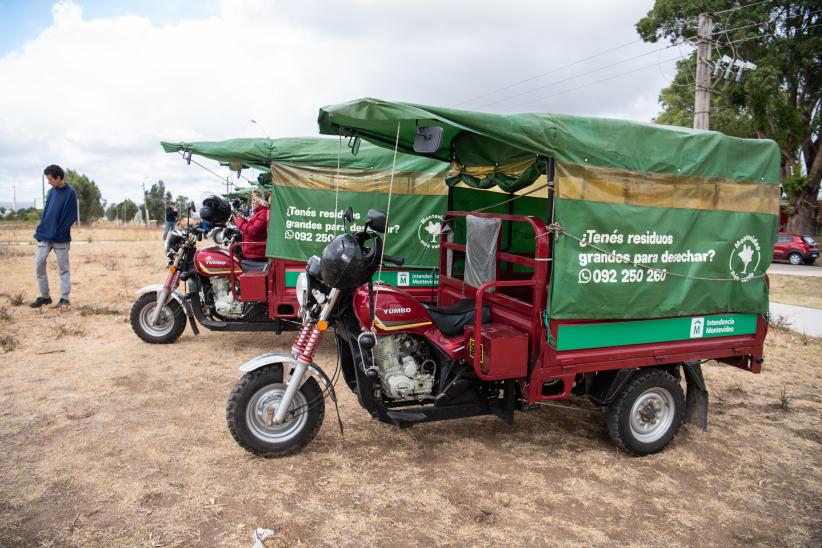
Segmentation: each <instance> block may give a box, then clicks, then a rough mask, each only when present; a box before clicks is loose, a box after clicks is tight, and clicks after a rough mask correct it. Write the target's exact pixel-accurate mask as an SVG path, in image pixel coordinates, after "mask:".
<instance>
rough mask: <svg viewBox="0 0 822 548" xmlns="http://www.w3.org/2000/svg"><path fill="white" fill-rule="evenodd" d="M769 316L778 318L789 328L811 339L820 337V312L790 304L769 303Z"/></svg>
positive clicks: (821, 326) (821, 323) (821, 330)
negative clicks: (782, 319)
mask: <svg viewBox="0 0 822 548" xmlns="http://www.w3.org/2000/svg"><path fill="white" fill-rule="evenodd" d="M771 316H780V317H782V318H785V320H786V321H787V322H788V323H789V324H790V328H791V329H793V330H794V331H797V332H799V333H805V334H806V335H810V336H812V337H822V310H819V309H818V308H808V307H806V306H796V305H792V304H781V303H771Z"/></svg>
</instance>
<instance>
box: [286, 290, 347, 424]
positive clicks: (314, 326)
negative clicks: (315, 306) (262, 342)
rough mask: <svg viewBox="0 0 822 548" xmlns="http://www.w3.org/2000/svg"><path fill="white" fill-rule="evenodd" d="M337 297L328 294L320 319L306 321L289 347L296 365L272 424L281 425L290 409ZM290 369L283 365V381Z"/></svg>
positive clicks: (312, 360)
mask: <svg viewBox="0 0 822 548" xmlns="http://www.w3.org/2000/svg"><path fill="white" fill-rule="evenodd" d="M339 295H340V290H339V289H332V290H331V291H330V292H329V294H328V300H327V301H326V302H325V304H324V305H323V309H322V311H321V312H320V317H319V318H317V321H316V322H312V321H311V320H308V319H307V320H306V322H305V323H304V324H303V326H302V328H301V329H300V333H299V335H297V339H296V341H295V342H294V344H293V345H292V346H291V354H292V355H293V356H294V359H295V360H296V365H295V366H294V373H293V374H292V375H291V376H290V378H289V379H288V384H287V385H286V389H285V394H283V399H282V400H281V401H280V405H279V407H277V412H276V413H274V416H273V418H272V419H271V423H272V424H282V422H283V421H284V420H285V416H286V414H287V413H288V409H289V407H291V400H292V399H294V394H296V393H297V390H299V388H300V385H302V383H303V375H305V372H306V371H307V370H308V366H310V365H311V364H312V363H314V353H315V352H316V351H317V347H318V346H319V345H320V338H322V334H323V331H325V330H326V328H327V327H328V316H330V315H331V310H332V309H333V308H334V303H336V302H337V298H338V297H339ZM290 367H291V366H290V365H289V364H284V366H283V379H284V380H285V376H286V369H290Z"/></svg>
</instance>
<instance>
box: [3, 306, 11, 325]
mask: <svg viewBox="0 0 822 548" xmlns="http://www.w3.org/2000/svg"><path fill="white" fill-rule="evenodd" d="M9 320H11V313H10V312H9V311H8V309H7V308H6V307H5V306H3V305H2V304H0V322H7V321H9Z"/></svg>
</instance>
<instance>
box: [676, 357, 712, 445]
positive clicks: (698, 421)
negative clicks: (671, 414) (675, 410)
mask: <svg viewBox="0 0 822 548" xmlns="http://www.w3.org/2000/svg"><path fill="white" fill-rule="evenodd" d="M682 371H684V372H685V382H686V384H687V385H688V393H687V394H686V396H685V422H686V423H687V424H695V425H696V426H698V427H700V428H702V429H703V430H705V431H707V430H708V390H707V389H706V388H705V377H703V376H702V365H701V364H700V362H684V363H683V364H682Z"/></svg>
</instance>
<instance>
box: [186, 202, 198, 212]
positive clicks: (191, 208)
mask: <svg viewBox="0 0 822 548" xmlns="http://www.w3.org/2000/svg"><path fill="white" fill-rule="evenodd" d="M188 210H189V211H197V206H195V205H194V202H193V201H191V202H188Z"/></svg>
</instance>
